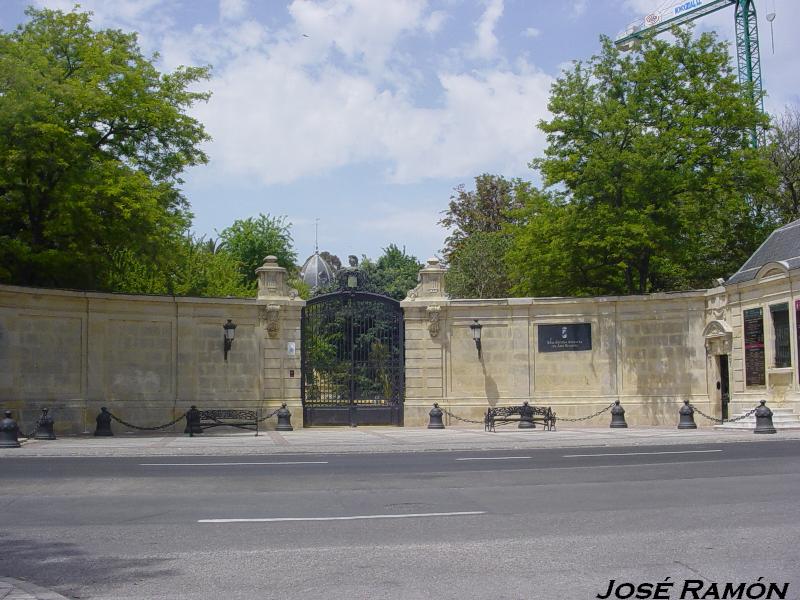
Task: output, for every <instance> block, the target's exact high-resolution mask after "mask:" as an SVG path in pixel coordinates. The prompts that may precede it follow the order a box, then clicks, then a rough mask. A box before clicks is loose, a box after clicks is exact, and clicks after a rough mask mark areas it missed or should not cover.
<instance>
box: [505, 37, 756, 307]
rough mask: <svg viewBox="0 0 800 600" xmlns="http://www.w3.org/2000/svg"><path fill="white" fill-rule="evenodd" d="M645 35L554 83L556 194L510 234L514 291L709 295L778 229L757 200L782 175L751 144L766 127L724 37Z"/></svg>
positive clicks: (544, 170)
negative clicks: (713, 282) (713, 284)
mask: <svg viewBox="0 0 800 600" xmlns="http://www.w3.org/2000/svg"><path fill="white" fill-rule="evenodd" d="M674 34H675V41H674V43H668V42H666V41H663V40H658V39H654V38H652V37H646V38H645V39H644V40H643V41H642V42H641V44H640V46H639V47H638V49H637V50H636V51H635V52H633V53H630V54H622V53H621V52H620V51H619V50H618V49H617V48H616V47H615V46H614V44H613V42H612V41H611V40H610V39H608V38H605V37H604V38H602V40H601V43H602V49H601V52H600V54H599V55H597V56H595V57H593V58H592V59H591V60H589V61H588V62H587V63H586V64H583V63H580V62H578V63H576V64H575V65H574V66H573V68H572V69H570V70H568V71H566V72H565V73H564V74H563V75H562V77H560V78H559V79H558V80H557V81H556V82H555V83H554V85H553V87H552V91H551V96H550V101H549V105H548V106H549V109H550V112H551V113H552V115H553V116H552V119H550V120H549V121H542V122H540V124H539V127H540V128H541V129H542V130H543V131H544V132H545V133H546V134H547V142H548V146H547V148H546V150H545V153H544V156H543V157H541V158H537V159H535V160H534V161H533V162H532V166H533V167H534V168H536V169H538V170H539V171H540V173H541V175H542V179H543V182H544V184H545V186H546V187H547V188H548V189H549V193H548V194H547V195H546V196H543V197H540V196H536V197H534V198H532V199H531V200H530V201H529V202H528V204H527V206H526V207H525V209H524V210H523V214H522V215H521V218H520V220H519V222H518V223H516V224H514V225H512V226H511V227H510V228H509V229H508V232H509V234H510V235H511V236H512V247H511V249H510V250H509V253H508V256H507V259H508V267H509V270H510V276H511V279H512V281H513V282H514V288H513V289H514V292H516V293H517V294H522V295H527V294H532V295H538V294H548V293H558V294H570V295H585V294H599V293H603V294H608V293H644V292H649V291H658V290H668V289H680V288H683V289H685V288H691V287H705V286H706V285H707V283H708V281H709V280H710V278H711V277H714V276H725V275H728V274H730V273H732V272H734V271H735V270H736V268H738V266H739V265H740V264H741V263H742V262H743V261H744V260H745V259H746V258H747V256H748V254H749V253H750V252H752V250H754V248H755V246H756V245H757V243H758V241H759V240H760V239H761V238H762V237H763V234H764V229H765V228H769V227H770V226H771V223H770V222H769V221H768V220H767V219H765V218H764V217H763V215H762V214H760V213H759V211H758V210H757V209H758V207H757V206H756V205H755V203H754V202H752V201H750V200H752V199H753V198H756V197H757V196H758V194H759V192H760V191H761V190H763V189H764V188H765V187H768V186H769V185H770V180H771V171H770V169H769V167H768V166H767V164H766V162H765V161H764V160H763V158H762V157H761V156H760V155H759V153H758V152H756V151H754V150H752V149H750V148H749V147H748V146H747V143H746V140H747V136H748V133H749V132H750V131H751V130H752V128H753V127H755V126H759V127H760V126H764V125H766V118H765V117H764V116H763V115H762V114H761V113H759V111H758V110H757V108H756V106H755V105H754V103H753V102H752V101H751V99H750V96H749V94H746V93H743V90H742V88H741V86H740V85H739V84H738V83H737V81H736V76H735V73H734V70H733V68H732V66H731V64H730V58H729V56H728V51H727V47H726V45H725V44H723V43H720V42H718V41H717V40H716V38H715V36H714V35H713V34H707V33H704V34H702V35H700V36H699V37H697V38H696V39H695V38H693V36H692V31H691V30H690V29H684V30H678V29H676V30H675V31H674Z"/></svg>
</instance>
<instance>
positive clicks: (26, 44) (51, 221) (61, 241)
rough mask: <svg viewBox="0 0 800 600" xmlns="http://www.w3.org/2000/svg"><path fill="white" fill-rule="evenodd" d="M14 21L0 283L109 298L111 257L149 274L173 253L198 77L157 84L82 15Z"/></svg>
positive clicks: (126, 38) (143, 62) (131, 53)
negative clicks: (146, 267)
mask: <svg viewBox="0 0 800 600" xmlns="http://www.w3.org/2000/svg"><path fill="white" fill-rule="evenodd" d="M26 14H27V15H28V17H29V20H28V21H26V22H25V23H24V24H22V25H20V26H19V27H18V28H17V29H16V30H15V31H12V32H0V57H1V58H0V199H2V205H3V210H2V211H0V265H2V267H0V281H4V282H11V283H18V284H31V285H50V286H64V287H81V288H89V289H111V288H112V283H111V281H110V278H111V272H112V270H113V269H114V264H115V261H117V262H118V261H119V258H120V256H121V255H123V254H126V253H128V254H131V253H132V255H134V256H135V257H136V258H137V260H139V261H144V262H152V263H156V264H157V263H160V262H163V261H164V260H167V259H169V257H170V255H171V254H172V252H171V251H172V250H174V248H175V247H176V245H180V244H181V243H182V241H181V238H182V237H183V233H184V231H185V230H186V228H187V227H188V225H189V223H190V217H191V214H190V213H189V209H188V204H187V202H186V200H185V198H184V197H183V195H182V194H181V192H180V189H179V186H180V184H181V183H182V182H181V179H180V175H181V173H182V172H183V171H184V170H185V169H186V168H187V167H190V166H192V165H198V164H202V163H205V162H206V160H207V158H206V155H205V154H204V153H203V151H202V149H201V148H200V143H201V142H203V141H205V140H207V139H209V138H208V136H207V134H206V132H205V130H204V129H203V126H202V124H201V123H199V122H198V121H197V120H195V119H193V118H191V117H190V116H188V115H187V110H188V109H189V108H190V107H191V106H192V105H193V104H195V103H196V102H199V101H204V100H206V99H207V98H208V94H207V93H204V92H197V91H191V87H192V85H193V84H195V83H197V82H199V81H202V80H203V79H206V78H207V76H208V69H206V68H196V67H181V68H178V69H177V70H176V71H175V72H173V73H160V72H159V71H158V70H157V69H156V68H155V66H154V65H153V59H152V58H147V57H145V56H143V54H142V52H141V51H140V49H139V46H138V44H137V39H136V34H133V33H124V32H122V31H118V30H110V29H109V30H103V31H95V30H93V29H92V28H91V27H90V14H89V13H82V12H77V11H73V12H69V13H64V12H61V11H57V10H47V9H43V10H36V9H33V8H30V9H28V10H27V13H26Z"/></svg>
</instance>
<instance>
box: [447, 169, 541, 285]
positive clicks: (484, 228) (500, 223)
mask: <svg viewBox="0 0 800 600" xmlns="http://www.w3.org/2000/svg"><path fill="white" fill-rule="evenodd" d="M531 190H532V188H531V184H530V183H528V182H526V181H523V180H521V179H506V178H505V177H502V176H500V175H490V174H488V173H484V174H483V175H479V176H478V177H476V178H475V189H474V190H467V189H466V187H465V186H464V185H463V184H462V185H459V186H458V187H457V188H456V189H455V194H454V195H453V196H451V197H450V204H449V205H448V207H447V210H446V211H445V213H444V215H445V216H444V218H442V220H441V221H439V224H440V225H444V226H445V227H447V228H448V229H449V230H450V233H449V235H448V236H447V239H446V240H445V248H444V249H443V252H444V258H445V262H446V263H447V265H448V267H449V270H448V274H447V289H448V293H449V294H450V295H451V296H453V297H455V298H500V297H505V296H508V295H509V292H510V290H511V282H510V281H509V279H508V271H507V269H506V266H505V264H504V263H505V254H506V252H507V250H508V248H509V239H508V236H507V234H506V232H505V229H506V228H507V226H508V225H509V224H511V223H512V222H514V219H515V215H516V214H517V213H518V211H519V210H521V209H522V208H523V207H524V206H525V201H526V199H527V198H528V196H529V195H530V193H531Z"/></svg>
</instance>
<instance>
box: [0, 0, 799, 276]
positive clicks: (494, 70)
mask: <svg viewBox="0 0 800 600" xmlns="http://www.w3.org/2000/svg"><path fill="white" fill-rule="evenodd" d="M31 3H32V4H34V5H36V6H47V7H50V8H60V9H64V10H69V9H70V8H71V7H72V6H73V4H74V2H72V1H71V0H27V1H26V0H0V29H3V30H9V29H11V28H13V27H14V26H16V25H17V24H18V23H20V22H21V21H22V20H23V19H24V14H23V11H24V9H25V6H27V5H28V4H31ZM675 3H676V2H670V1H669V0H668V1H666V2H665V1H664V0H616V1H611V0H561V1H556V0H440V1H434V0H430V1H426V0H319V1H310V0H295V1H292V2H281V1H279V0H83V1H82V2H81V6H82V7H83V8H84V9H86V10H91V11H93V12H94V14H95V18H94V23H95V25H96V26H97V27H115V28H121V29H125V30H129V31H137V32H138V33H139V36H140V44H141V46H142V47H143V49H144V51H145V52H147V53H152V52H158V53H159V54H160V56H161V58H160V60H159V63H158V64H159V67H160V68H161V69H163V70H171V69H174V68H175V67H176V66H178V65H181V64H187V65H202V64H211V65H213V75H212V79H211V80H210V81H209V82H206V83H205V84H204V86H203V87H204V89H208V90H210V91H211V92H212V94H213V95H212V98H211V100H210V101H209V102H208V103H207V104H203V105H198V106H197V107H195V109H194V110H193V114H194V115H195V116H196V117H197V118H199V119H200V120H201V121H202V122H203V123H204V124H205V125H206V127H207V129H208V131H209V133H210V134H211V136H212V137H213V141H212V142H210V143H209V144H208V146H207V148H206V151H207V152H208V154H209V156H210V158H211V161H210V163H209V164H208V165H206V166H203V167H197V168H194V169H192V170H190V171H188V172H187V173H186V176H185V179H186V184H185V186H184V191H185V193H186V195H187V197H188V198H189V201H190V202H191V205H192V210H193V212H194V214H195V219H194V226H193V229H194V230H195V231H196V232H197V233H198V234H205V235H207V236H212V237H216V235H215V232H216V231H221V230H222V229H224V228H225V227H226V226H227V225H229V224H230V223H231V222H232V221H233V220H235V219H238V218H246V217H249V216H255V215H257V214H258V213H259V212H264V213H269V214H272V215H285V216H286V217H288V219H289V221H291V222H292V223H293V227H292V233H293V237H294V240H295V246H296V249H297V251H298V254H299V255H300V259H301V260H302V259H303V258H305V256H307V255H308V254H310V253H311V252H313V250H314V222H315V219H317V218H318V219H319V245H320V249H321V250H329V251H331V252H333V253H335V254H338V255H339V256H341V257H345V256H347V255H348V254H358V255H361V254H366V255H368V256H372V257H377V256H378V255H380V254H381V252H382V248H384V247H386V246H387V245H388V244H390V243H395V244H397V245H398V246H401V247H402V246H405V247H406V249H407V251H408V252H409V253H411V254H414V255H416V256H417V257H418V258H420V259H421V260H424V259H425V258H427V257H429V256H432V255H434V254H436V253H438V252H439V250H440V249H441V247H442V245H443V240H444V237H445V235H446V234H445V232H444V231H443V230H442V229H441V228H440V227H439V226H438V225H437V221H438V220H439V218H440V217H441V212H442V211H443V210H445V209H446V207H447V203H448V201H449V198H450V195H451V194H452V190H453V188H454V187H455V186H456V185H458V184H461V183H463V184H466V185H467V186H468V187H471V184H472V181H473V178H474V177H475V176H476V175H479V174H481V173H485V172H489V173H498V174H502V175H505V176H508V177H522V178H525V179H530V180H533V181H538V179H537V176H536V173H535V172H533V171H531V170H530V169H529V168H528V167H527V164H528V162H529V161H530V160H531V159H532V158H534V157H535V156H537V155H539V154H540V153H541V151H542V149H543V147H544V139H543V135H542V134H541V132H539V131H538V130H537V129H536V122H537V121H538V120H540V119H543V118H547V97H548V93H549V88H550V85H551V84H552V82H553V81H554V78H556V77H557V76H558V74H559V72H560V71H561V69H562V68H563V67H564V66H568V65H570V63H571V61H572V60H580V59H586V58H588V57H590V56H591V55H592V54H593V53H595V52H596V51H597V49H598V37H599V36H600V35H601V34H606V35H609V36H612V37H614V36H616V34H618V33H619V32H620V31H621V30H623V29H624V28H625V26H626V25H627V24H628V23H630V22H631V21H633V20H634V19H635V18H637V17H642V16H644V15H646V14H648V13H651V12H653V11H656V10H658V9H660V8H662V7H664V6H666V5H670V4H675ZM757 8H758V11H759V32H760V35H761V57H762V71H763V77H764V84H765V88H766V89H767V92H768V94H769V96H768V98H767V103H766V104H767V109H768V110H769V111H772V112H774V111H780V110H782V109H783V107H784V106H786V105H787V104H790V103H791V104H800V89H799V87H798V83H800V77H798V73H799V72H800V70H798V69H797V66H796V60H797V58H796V57H798V56H800V38H798V37H797V36H796V33H795V31H794V30H796V28H797V25H798V24H800V2H798V1H797V0H757ZM770 12H774V13H775V14H776V18H775V20H774V22H773V27H774V40H775V53H774V54H772V50H771V45H770V27H769V23H768V22H767V21H766V18H765V17H766V15H767V13H770ZM733 24H734V16H733V8H732V7H730V8H727V9H725V10H722V11H719V12H717V13H715V14H713V15H709V16H707V17H704V18H703V19H702V20H701V21H700V22H699V23H698V31H702V30H706V29H713V30H715V31H717V32H718V33H719V35H720V36H721V37H722V38H724V39H729V40H730V39H733V34H734V28H733ZM732 51H735V50H733V49H732Z"/></svg>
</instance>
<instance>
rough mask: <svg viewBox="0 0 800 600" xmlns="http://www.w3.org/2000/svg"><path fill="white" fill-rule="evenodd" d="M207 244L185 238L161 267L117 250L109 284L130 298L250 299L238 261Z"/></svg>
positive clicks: (250, 286)
mask: <svg viewBox="0 0 800 600" xmlns="http://www.w3.org/2000/svg"><path fill="white" fill-rule="evenodd" d="M208 242H209V240H206V239H205V238H203V237H200V238H194V237H192V236H188V237H185V238H183V239H182V240H181V242H180V243H179V244H177V245H176V246H174V247H173V251H172V253H171V255H170V257H169V260H168V261H162V262H161V263H154V262H152V261H148V260H146V259H142V257H141V256H139V255H137V254H135V253H134V252H132V251H131V250H127V249H125V250H119V251H117V252H116V253H115V254H114V256H113V257H112V268H111V269H110V270H109V277H108V284H109V286H110V287H111V288H112V289H114V290H115V291H118V292H126V293H131V294H170V295H176V296H215V297H223V296H237V297H243V298H250V297H253V295H254V289H253V286H252V285H249V284H247V283H245V282H243V281H242V278H241V274H240V272H239V263H238V261H237V260H236V259H235V258H234V257H233V256H232V255H231V254H230V253H228V252H226V251H225V250H224V249H219V248H218V247H216V248H215V247H213V246H212V245H210V244H209V243H208Z"/></svg>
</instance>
